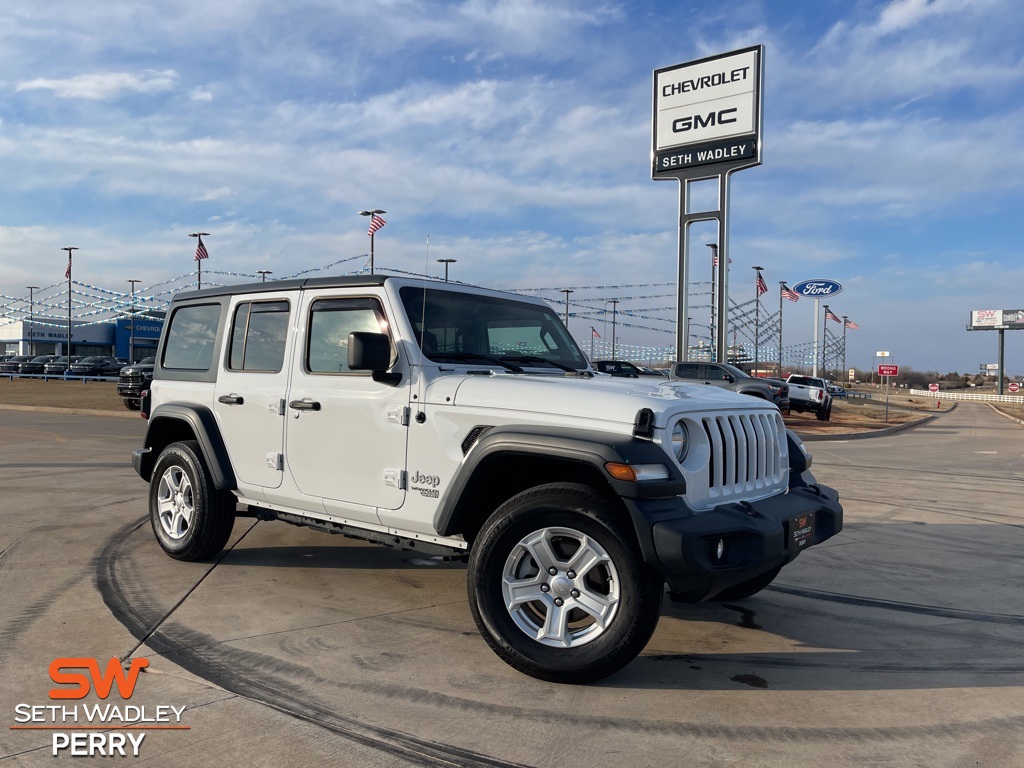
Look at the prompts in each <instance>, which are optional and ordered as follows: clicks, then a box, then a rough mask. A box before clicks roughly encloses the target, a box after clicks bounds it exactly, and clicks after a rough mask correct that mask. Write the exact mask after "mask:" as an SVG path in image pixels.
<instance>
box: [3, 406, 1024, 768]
mask: <svg viewBox="0 0 1024 768" xmlns="http://www.w3.org/2000/svg"><path fill="white" fill-rule="evenodd" d="M144 427H145V425H144V422H142V421H141V420H131V419H121V418H112V417H96V416H84V415H63V414H52V413H30V412H14V411H0V487H2V489H3V491H2V499H3V502H2V507H0V670H2V673H3V675H4V684H3V686H0V723H2V724H3V725H4V726H5V727H4V728H3V729H2V730H0V761H2V762H4V763H6V764H11V765H43V764H49V763H50V762H52V761H53V760H54V759H55V758H54V757H53V756H52V754H51V752H52V737H53V731H54V730H55V729H54V728H50V729H49V730H47V729H46V728H43V727H38V728H33V729H29V728H25V727H19V726H23V725H25V724H24V723H21V722H20V721H19V717H20V715H19V713H24V712H26V711H28V710H27V709H25V707H24V706H19V705H25V706H28V707H31V706H44V705H51V704H53V703H54V702H53V701H51V700H50V698H49V696H48V692H49V690H50V688H51V687H52V682H51V680H50V677H49V675H48V669H49V667H50V664H51V662H52V661H53V660H54V659H57V658H61V657H80V658H88V657H95V658H97V659H99V660H101V661H102V662H103V663H104V664H105V663H106V661H107V660H109V659H110V658H111V657H115V658H123V659H132V658H134V659H145V660H147V661H148V667H146V668H145V669H144V670H142V672H141V673H140V675H139V679H138V682H137V685H136V687H135V692H134V695H133V696H132V698H131V700H130V701H131V704H132V705H135V706H139V707H142V706H145V707H146V708H147V710H148V711H149V712H151V713H152V712H156V711H157V710H156V708H157V707H166V708H168V709H166V710H161V711H163V712H165V713H168V712H173V711H176V710H178V709H180V708H181V707H184V708H185V709H184V710H183V712H182V714H181V716H180V719H177V720H174V719H173V717H172V718H171V719H170V720H168V721H167V722H165V723H164V724H163V725H160V727H151V728H148V729H145V730H139V731H138V733H145V738H144V740H143V741H142V742H141V744H140V746H139V757H138V759H139V760H144V761H146V764H147V765H156V766H160V765H174V766H177V765H182V764H189V765H196V766H205V765H217V766H224V765H252V766H264V765H265V766H278V765H289V766H320V765H327V764H333V765H357V766H362V765H365V766H378V765H387V766H391V765H394V766H398V765H427V766H442V765H443V766H451V765H459V766H512V765H529V766H552V767H555V766H557V767H558V768H574V767H575V766H581V767H582V766H588V767H590V766H619V765H630V766H634V765H652V766H655V765H657V766H666V765H686V766H721V765H743V766H746V765H766V766H820V765H823V764H826V763H827V764H831V765H858V766H863V765H872V766H873V765H886V766H975V765H980V766H1022V765H1024V657H1022V650H1021V649H1022V647H1024V595H1022V592H1021V589H1020V585H1021V584H1022V583H1024V557H1022V555H1021V552H1022V551H1024V503H1022V501H1021V497H1022V493H1021V491H1022V488H1024V485H1022V482H1024V428H1022V427H1021V426H1020V425H1018V424H1015V423H1012V422H1010V421H1007V420H1005V419H1003V418H1002V417H1000V416H998V415H996V414H994V413H993V412H992V411H991V409H989V408H988V407H986V406H983V405H976V404H970V403H964V404H961V405H960V407H958V408H957V409H956V410H955V411H952V412H949V413H944V414H941V415H940V416H939V417H938V418H937V419H936V420H934V421H932V422H931V423H929V424H926V425H924V426H921V427H918V428H915V429H912V430H908V431H906V432H902V433H899V434H895V435H890V436H886V437H876V438H871V439H865V440H851V441H841V440H840V441H833V442H828V443H815V444H812V445H811V449H812V451H813V453H814V457H815V463H814V471H815V473H816V474H817V476H818V477H819V479H821V480H822V481H823V482H826V483H827V484H829V485H832V486H834V487H836V488H838V489H839V491H840V494H841V498H842V501H843V503H844V506H845V509H846V527H845V529H844V531H843V532H842V533H841V534H840V535H838V536H837V537H835V538H834V539H832V540H831V541H829V542H827V543H826V544H824V545H822V546H820V547H817V548H815V549H814V550H812V551H810V552H808V553H806V554H804V555H801V557H800V558H799V559H798V560H797V561H796V562H795V563H793V564H792V565H791V566H789V567H787V568H786V569H785V570H784V571H783V573H782V574H781V576H780V577H779V579H778V580H777V581H776V582H775V584H774V585H772V587H770V588H769V589H767V590H766V591H764V592H762V593H761V594H759V595H757V596H755V597H753V598H750V599H748V600H744V601H738V602H736V603H731V604H730V603H726V604H707V605H698V606H679V605H674V604H672V603H670V602H667V601H666V604H665V609H664V613H663V618H662V621H661V623H660V625H659V627H658V630H657V632H656V633H655V635H654V638H653V639H652V641H651V643H650V644H649V646H648V648H647V649H646V651H645V652H644V653H643V655H642V656H641V657H640V658H638V659H637V660H636V661H634V662H633V663H632V664H631V665H630V666H628V667H627V668H626V669H625V670H623V671H622V672H620V673H618V674H616V675H614V676H613V677H611V678H609V679H607V680H605V681H603V682H601V683H598V684H595V685H589V686H559V685H554V684H549V683H543V682H539V681H537V680H534V679H531V678H528V677H525V676H523V675H520V674H519V673H517V672H515V671H514V670H512V669H511V668H509V667H507V666H506V665H505V664H503V663H502V662H501V661H500V660H499V659H498V658H497V657H496V656H494V655H493V654H492V653H491V651H490V650H489V649H488V648H487V646H486V645H485V644H484V642H483V640H482V639H481V638H480V637H479V636H478V635H477V632H476V629H475V627H474V625H473V621H472V619H471V617H470V614H469V610H468V607H467V603H466V594H465V592H466V591H465V568H464V566H462V565H461V564H448V563H443V562H440V561H438V560H435V559H432V558H429V557H423V556H420V555H417V554H415V553H410V552H399V551H393V550H388V549H384V548H380V547H376V546H373V545H368V544H363V543H360V542H356V541H351V540H348V539H344V538H341V537H337V536H330V535H327V534H323V533H317V532H314V531H309V530H306V529H300V528H295V527H292V526H288V525H286V524H283V523H279V522H274V523H267V522H256V521H255V520H253V519H247V518H240V519H239V520H238V521H237V522H236V525H235V529H234V534H233V537H232V545H231V549H230V550H229V551H228V552H227V554H226V555H225V556H224V557H223V558H222V559H221V560H220V561H218V562H216V563H180V562H177V561H174V560H171V559H169V558H167V557H166V556H165V555H164V554H163V553H162V552H161V550H160V549H159V548H158V547H157V545H156V543H155V542H154V540H153V535H152V531H151V530H150V528H149V522H148V518H147V517H146V491H147V488H146V486H145V485H144V484H143V483H142V482H141V481H140V480H139V479H138V477H137V476H136V475H135V474H134V473H133V472H132V470H131V467H130V453H131V450H132V449H133V448H135V447H137V445H138V444H139V443H140V442H141V437H142V434H143V431H144ZM109 701H110V702H114V701H117V702H118V703H123V702H122V701H121V699H120V698H119V697H118V696H117V695H116V694H115V695H113V696H112V697H111V698H110V700H109ZM82 702H84V703H91V704H96V703H99V702H100V699H98V698H96V696H95V694H94V693H91V694H90V695H89V696H88V697H86V698H85V699H83V700H82ZM73 704H74V702H69V703H68V705H73ZM171 707H173V708H175V710H171V709H169V708H171ZM61 725H62V727H63V728H65V730H67V729H68V728H70V726H73V725H74V723H73V722H68V721H66V720H65V721H64V722H62V723H61ZM172 726H173V727H172ZM47 727H49V725H48V726H47ZM61 757H62V758H63V757H68V758H70V755H68V754H67V751H64V752H62V753H61ZM86 759H88V758H86ZM125 759H127V758H125ZM93 760H95V761H101V760H102V758H100V757H94V758H93Z"/></svg>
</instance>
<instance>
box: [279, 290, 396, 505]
mask: <svg viewBox="0 0 1024 768" xmlns="http://www.w3.org/2000/svg"><path fill="white" fill-rule="evenodd" d="M302 303H303V305H304V306H303V312H302V317H305V318H307V320H306V323H305V328H304V329H303V330H302V332H301V333H300V339H301V341H300V346H299V347H298V350H297V352H298V355H297V356H296V359H295V360H294V362H293V365H292V367H293V370H294V373H293V375H292V381H291V389H290V390H289V392H288V396H287V403H286V413H287V416H286V418H285V421H286V422H287V423H286V426H285V457H286V459H285V460H286V463H287V466H288V471H289V472H290V473H291V476H292V478H293V479H294V481H295V484H296V486H297V488H298V490H299V491H300V492H301V493H302V494H303V495H306V496H312V497H319V498H322V499H323V500H324V502H323V503H324V507H325V508H326V509H327V511H328V512H329V513H332V514H337V515H339V516H341V517H345V518H350V519H353V520H359V521H363V522H370V523H379V522H380V521H379V518H378V517H377V512H376V508H377V507H381V508H383V509H398V508H399V507H401V506H402V503H403V502H404V501H405V464H406V443H407V439H408V406H409V373H408V370H407V369H406V368H405V367H404V365H405V364H404V363H403V362H401V361H396V365H395V367H394V368H393V369H392V370H394V371H399V372H403V376H402V378H401V381H400V382H399V383H398V384H394V383H387V382H377V381H374V380H373V377H372V375H371V374H370V372H369V371H353V370H351V369H350V368H349V367H348V340H349V334H350V333H352V332H353V331H370V332H373V333H387V332H388V328H389V323H388V317H387V314H386V313H385V310H384V306H383V304H382V303H381V300H380V299H379V298H378V297H374V296H366V297H363V298H351V297H345V298H335V297H332V296H330V295H329V294H327V295H324V294H312V292H310V293H307V294H306V295H305V296H304V297H303V299H302Z"/></svg>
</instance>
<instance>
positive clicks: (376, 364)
mask: <svg viewBox="0 0 1024 768" xmlns="http://www.w3.org/2000/svg"><path fill="white" fill-rule="evenodd" d="M348 367H349V370H352V371H371V372H372V373H373V380H374V381H379V382H381V383H383V384H391V385H395V384H398V382H400V381H401V380H402V374H400V373H388V368H389V367H391V340H390V339H389V338H388V335H387V334H386V333H370V332H369V331H352V333H350V334H349V335H348Z"/></svg>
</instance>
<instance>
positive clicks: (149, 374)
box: [117, 357, 156, 411]
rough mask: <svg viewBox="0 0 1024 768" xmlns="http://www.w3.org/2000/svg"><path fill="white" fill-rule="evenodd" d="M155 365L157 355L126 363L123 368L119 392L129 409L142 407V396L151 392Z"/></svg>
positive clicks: (136, 409)
mask: <svg viewBox="0 0 1024 768" xmlns="http://www.w3.org/2000/svg"><path fill="white" fill-rule="evenodd" d="M155 366H156V358H155V357H144V358H142V359H141V360H140V361H139V362H137V363H135V364H134V365H126V366H125V367H124V368H122V369H121V375H120V378H118V380H117V394H118V395H119V396H120V397H121V398H122V399H123V400H124V407H125V408H127V409H128V410H129V411H138V410H139V409H141V407H142V398H143V397H145V396H146V395H147V394H148V393H149V385H150V384H151V383H152V381H153V368H154V367H155Z"/></svg>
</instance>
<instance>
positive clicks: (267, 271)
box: [256, 269, 274, 283]
mask: <svg viewBox="0 0 1024 768" xmlns="http://www.w3.org/2000/svg"><path fill="white" fill-rule="evenodd" d="M256 274H257V275H259V276H260V277H262V278H263V282H264V283H265V282H267V275H272V274H274V271H273V270H272V269H257V270H256Z"/></svg>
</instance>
